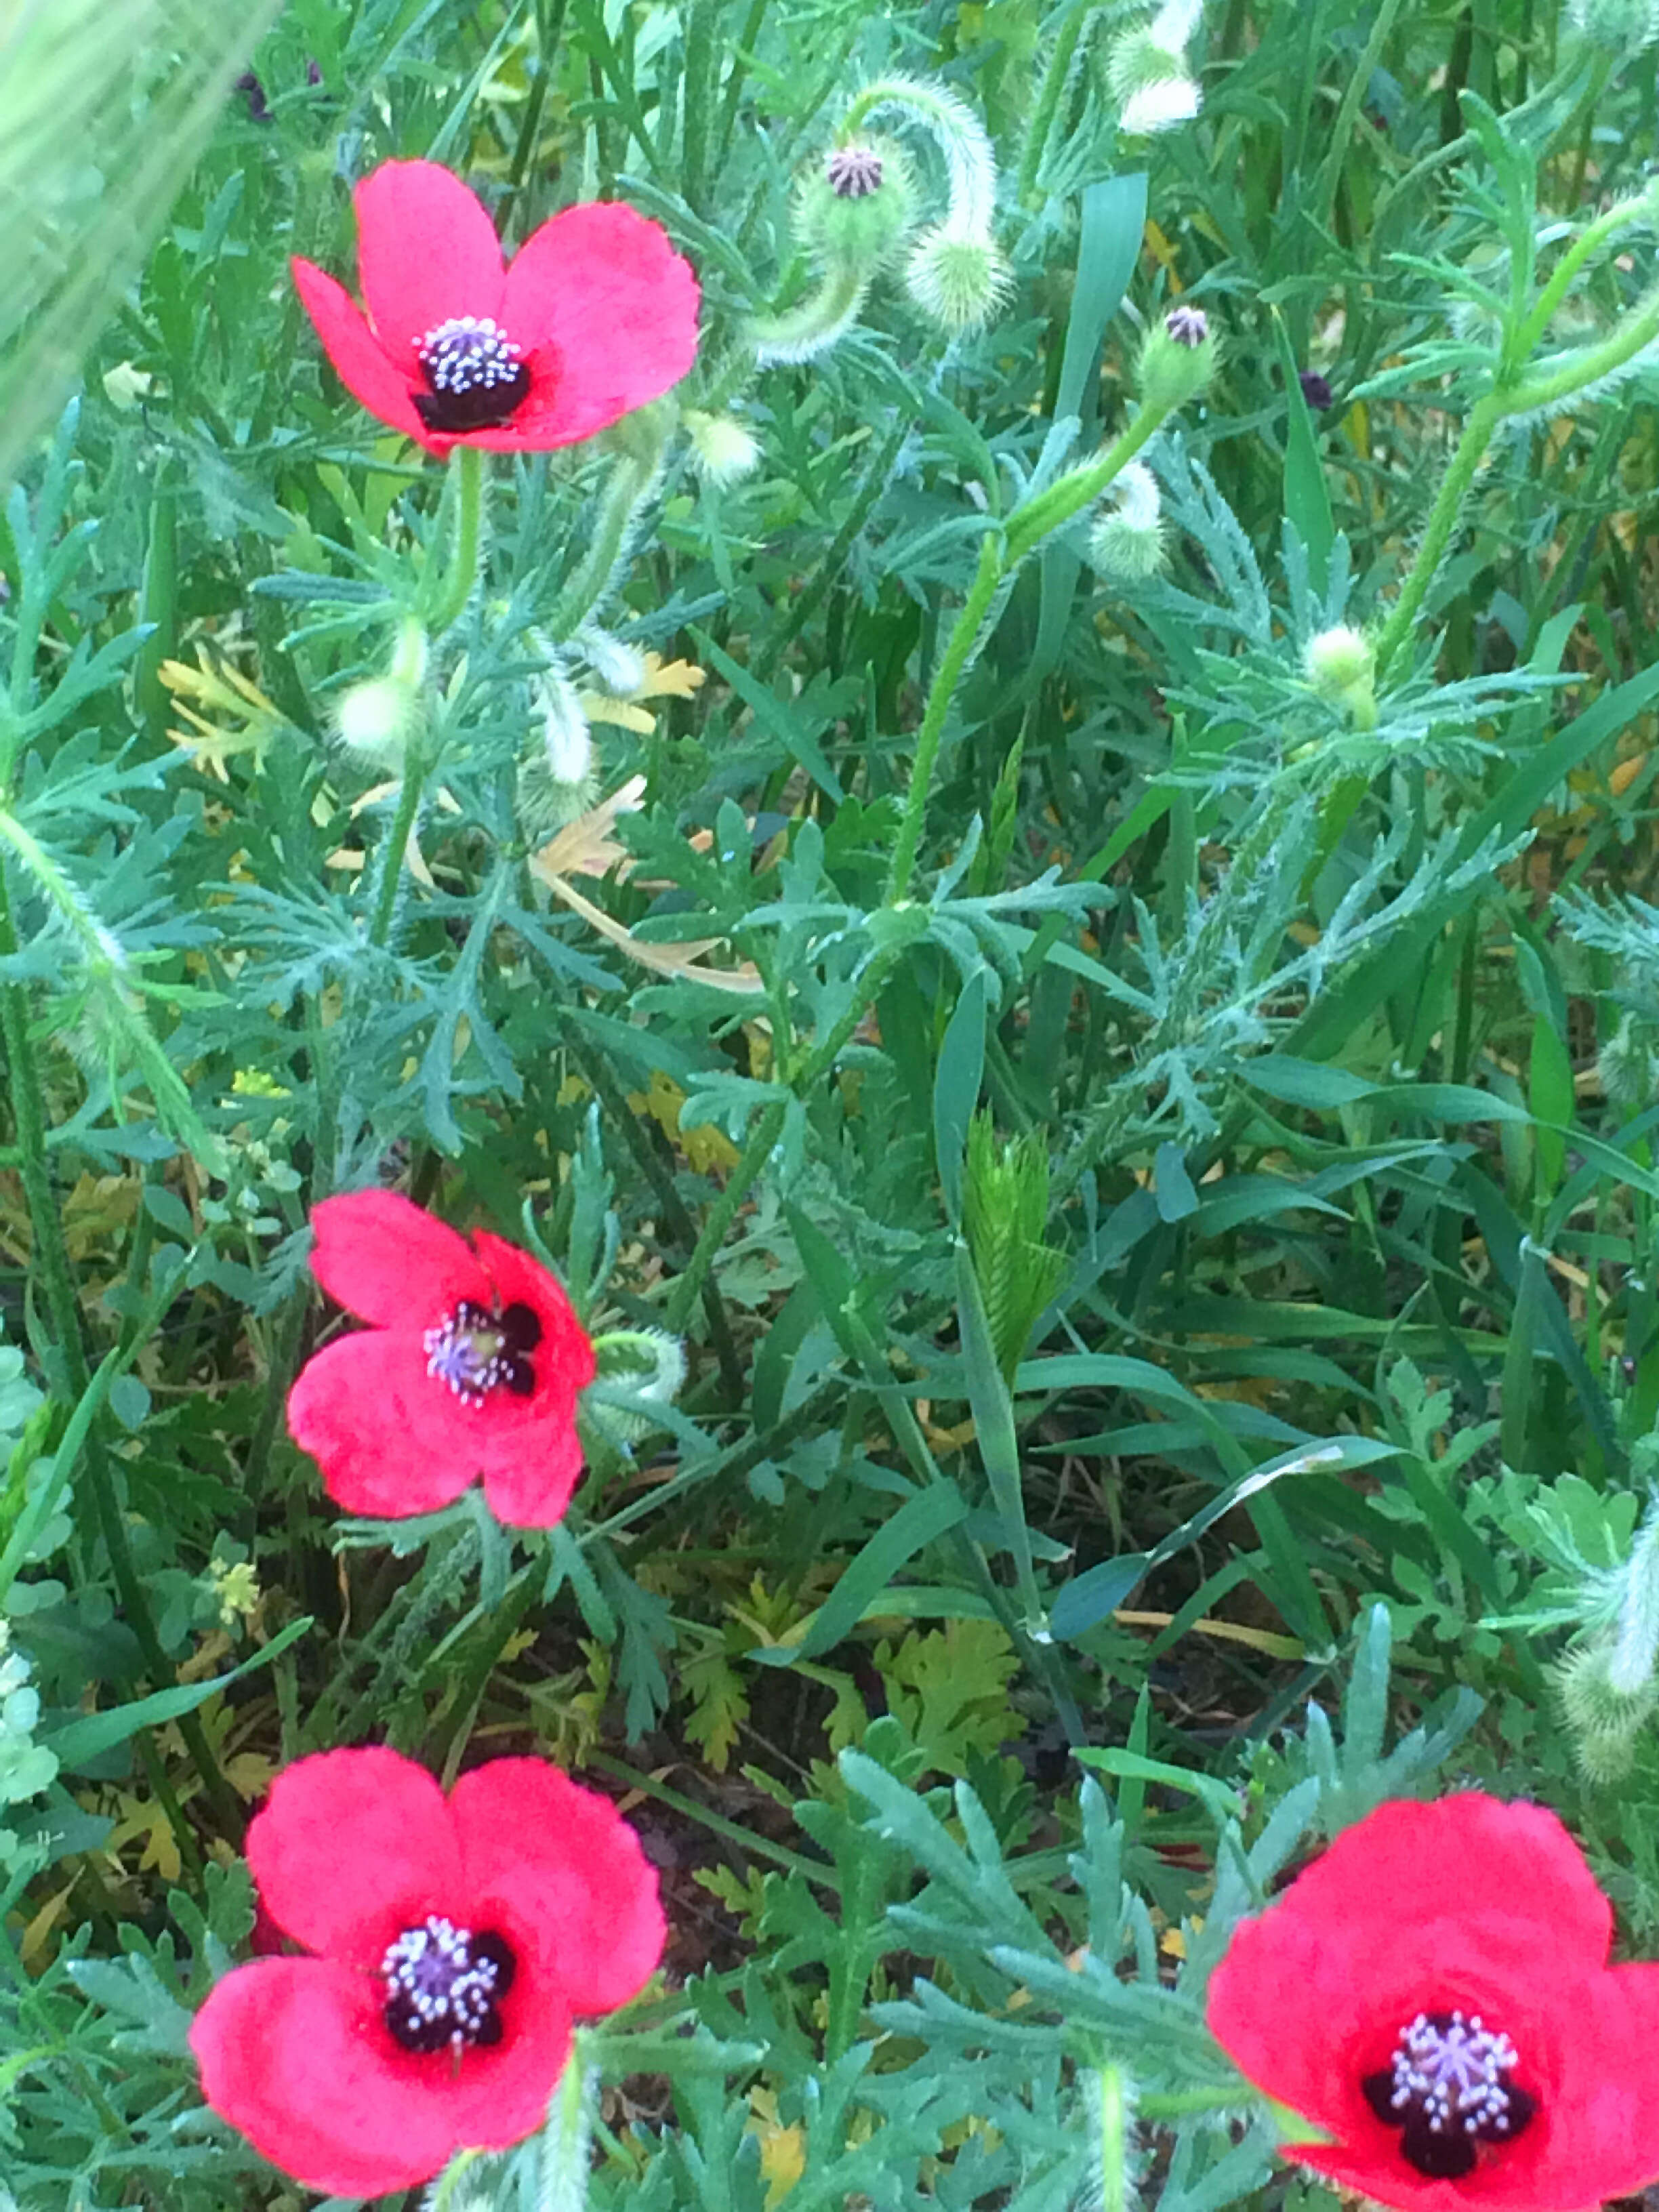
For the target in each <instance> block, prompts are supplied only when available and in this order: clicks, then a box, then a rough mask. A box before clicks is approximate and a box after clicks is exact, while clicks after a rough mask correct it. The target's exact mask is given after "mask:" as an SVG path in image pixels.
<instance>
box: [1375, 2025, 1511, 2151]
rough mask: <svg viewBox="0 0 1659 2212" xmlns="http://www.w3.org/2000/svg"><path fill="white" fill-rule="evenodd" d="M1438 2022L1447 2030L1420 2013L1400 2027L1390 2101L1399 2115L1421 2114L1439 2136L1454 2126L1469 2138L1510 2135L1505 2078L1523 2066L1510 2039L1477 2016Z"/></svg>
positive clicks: (1508, 2094)
mask: <svg viewBox="0 0 1659 2212" xmlns="http://www.w3.org/2000/svg"><path fill="white" fill-rule="evenodd" d="M1439 2018H1440V2021H1443V2022H1444V2023H1445V2024H1444V2025H1443V2026H1439V2025H1437V2023H1436V2021H1433V2020H1431V2018H1430V2017H1429V2015H1428V2014H1427V2013H1422V2012H1420V2013H1419V2014H1418V2015H1417V2017H1416V2019H1415V2020H1413V2021H1411V2023H1410V2024H1409V2025H1408V2026H1407V2027H1403V2028H1401V2032H1400V2042H1399V2044H1398V2045H1397V2047H1396V2049H1395V2054H1394V2094H1393V2096H1392V2097H1391V2098H1390V2100H1389V2102H1390V2103H1391V2104H1392V2105H1393V2106H1394V2108H1395V2111H1396V2112H1402V2113H1409V2112H1413V2111H1416V2112H1420V2113H1421V2114H1422V2116H1423V2118H1425V2120H1426V2121H1427V2123H1428V2124H1429V2127H1430V2130H1431V2132H1432V2133H1434V2134H1436V2135H1449V2134H1450V2133H1451V2132H1452V2131H1453V2130H1454V2129H1455V2128H1461V2129H1462V2131H1463V2132H1464V2133H1465V2134H1466V2135H1480V2134H1484V2135H1486V2136H1494V2135H1500V2136H1501V2135H1506V2134H1507V2133H1508V2132H1509V2128H1510V2093H1509V2089H1508V2087H1507V2084H1506V2080H1505V2077H1506V2076H1507V2075H1510V2073H1512V2072H1513V2071H1514V2069H1515V2067H1516V2064H1517V2063H1518V2061H1517V2058H1516V2049H1515V2045H1513V2044H1512V2043H1511V2042H1510V2039H1509V2038H1508V2036H1507V2035H1501V2034H1499V2035H1494V2034H1493V2033H1492V2031H1491V2029H1490V2028H1487V2027H1483V2026H1482V2025H1481V2020H1480V2014H1479V2013H1478V2012H1477V2013H1470V2014H1469V2015H1468V2016H1467V2017H1465V2015H1463V2014H1462V2013H1461V2012H1455V2013H1453V2014H1452V2015H1451V2016H1450V2018H1449V2019H1448V2018H1447V2015H1445V2014H1444V2013H1442V2014H1441V2015H1439Z"/></svg>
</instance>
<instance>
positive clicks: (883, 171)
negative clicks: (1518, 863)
mask: <svg viewBox="0 0 1659 2212" xmlns="http://www.w3.org/2000/svg"><path fill="white" fill-rule="evenodd" d="M914 222H915V187H914V185H912V182H911V178H910V164H909V161H908V159H907V158H906V156H905V152H904V149H903V148H902V146H900V145H899V144H898V143H896V141H895V140H893V139H890V138H868V137H854V138H849V139H848V141H847V142H846V143H844V144H842V145H838V146H835V147H832V148H831V149H830V151H829V153H828V154H827V155H821V156H820V157H819V158H818V159H817V161H814V162H813V163H812V164H811V167H809V168H807V169H806V170H805V172H804V173H802V175H801V176H800V177H799V179H797V182H796V185H795V210H794V232H795V235H796V237H797V238H798V239H799V240H800V242H801V244H802V245H803V246H805V247H806V249H807V251H808V252H810V253H811V255H812V257H813V258H814V260H815V261H816V262H817V264H819V265H820V267H823V268H834V269H846V270H853V271H854V272H855V273H856V274H857V275H859V276H863V277H866V278H868V277H871V276H874V275H875V273H876V271H877V270H878V269H880V268H882V267H883V266H884V264H886V263H888V262H890V260H892V259H893V258H894V256H895V255H896V253H897V252H899V250H900V248H901V247H902V246H903V244H904V241H905V240H906V238H907V237H908V235H909V232H910V228H911V226H912V224H913V223H914Z"/></svg>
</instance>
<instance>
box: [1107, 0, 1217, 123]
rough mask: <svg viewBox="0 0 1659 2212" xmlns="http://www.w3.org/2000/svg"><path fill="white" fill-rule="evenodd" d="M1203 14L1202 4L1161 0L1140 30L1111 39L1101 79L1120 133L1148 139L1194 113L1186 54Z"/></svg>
mask: <svg viewBox="0 0 1659 2212" xmlns="http://www.w3.org/2000/svg"><path fill="white" fill-rule="evenodd" d="M1202 14H1203V0H1164V6H1163V7H1162V8H1160V9H1158V13H1157V15H1154V16H1153V18H1152V21H1151V22H1150V23H1148V24H1147V25H1146V27H1145V28H1144V29H1143V30H1139V31H1130V32H1127V33H1125V35H1124V36H1122V37H1121V38H1118V39H1115V40H1113V41H1112V44H1111V46H1109V48H1108V50H1107V54H1106V81H1107V82H1108V84H1109V86H1110V87H1111V89H1112V92H1113V94H1114V96H1115V98H1116V100H1118V101H1119V103H1120V106H1121V113H1120V115H1119V118H1118V127H1119V128H1120V129H1121V130H1123V131H1131V132H1134V133H1138V134H1148V135H1150V134H1152V133H1154V132H1157V131H1168V130H1170V129H1172V128H1173V127H1174V125H1176V124H1177V123H1190V122H1191V121H1192V120H1193V118H1194V116H1196V115H1197V113H1198V111H1199V107H1200V93H1199V88H1198V86H1197V83H1196V82H1195V81H1194V78H1193V77H1192V76H1191V75H1190V74H1189V72H1188V68H1187V60H1186V54H1187V48H1188V46H1190V45H1191V43H1192V40H1193V34H1194V32H1195V31H1196V30H1197V28H1198V24H1199V18H1200V15H1202Z"/></svg>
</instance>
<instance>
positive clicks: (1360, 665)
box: [1302, 623, 1376, 730]
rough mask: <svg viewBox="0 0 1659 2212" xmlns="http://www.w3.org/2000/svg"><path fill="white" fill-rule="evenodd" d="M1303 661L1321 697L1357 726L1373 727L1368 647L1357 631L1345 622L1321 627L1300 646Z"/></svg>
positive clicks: (1374, 705)
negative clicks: (1341, 710) (1330, 626)
mask: <svg viewBox="0 0 1659 2212" xmlns="http://www.w3.org/2000/svg"><path fill="white" fill-rule="evenodd" d="M1302 665H1303V668H1304V671H1306V674H1307V678H1308V681H1309V683H1310V684H1312V686H1313V688H1314V690H1316V691H1317V692H1318V694H1319V696H1320V697H1321V698H1322V699H1328V700H1329V701H1330V702H1332V704H1333V705H1334V706H1338V707H1340V708H1342V709H1343V711H1344V713H1345V714H1346V715H1347V716H1348V718H1349V720H1351V721H1352V723H1353V725H1354V726H1355V728H1356V729H1361V730H1373V729H1375V728H1376V690H1375V689H1374V687H1373V684H1372V656H1371V648H1370V641H1368V640H1367V639H1366V638H1364V636H1362V635H1361V634H1360V633H1359V631H1358V630H1357V629H1349V628H1348V627H1347V625H1346V623H1339V624H1338V625H1337V627H1336V628H1335V629H1322V630H1321V631H1320V633H1319V635H1317V636H1316V637H1310V639H1309V640H1308V642H1307V644H1306V645H1305V646H1304V647H1303V650H1302Z"/></svg>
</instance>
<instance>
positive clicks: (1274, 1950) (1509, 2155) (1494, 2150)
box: [1208, 1793, 1659, 2212]
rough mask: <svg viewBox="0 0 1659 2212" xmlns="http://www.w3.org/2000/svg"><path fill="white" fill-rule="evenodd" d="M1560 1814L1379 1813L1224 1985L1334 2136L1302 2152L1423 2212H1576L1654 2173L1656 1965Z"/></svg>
mask: <svg viewBox="0 0 1659 2212" xmlns="http://www.w3.org/2000/svg"><path fill="white" fill-rule="evenodd" d="M1612 1936H1613V1914H1612V1911H1611V1910H1610V1908H1609V1906H1608V1905H1607V1899H1606V1898H1604V1897H1603V1896H1602V1894H1601V1891H1600V1890H1599V1889H1598V1888H1597V1887H1596V1885H1595V1878H1594V1876H1593V1875H1591V1873H1590V1871H1589V1868H1588V1867H1587V1866H1586V1864H1585V1863H1584V1860H1583V1854H1582V1853H1581V1852H1580V1851H1579V1849H1578V1847H1577V1844H1575V1843H1574V1842H1573V1840H1572V1838H1571V1836H1570V1835H1569V1834H1568V1833H1567V1832H1566V1830H1565V1828H1564V1827H1563V1826H1562V1825H1561V1823H1560V1821H1559V1820H1557V1819H1556V1817H1555V1815H1554V1814H1553V1813H1549V1812H1547V1811H1545V1809H1544V1808H1542V1807H1541V1806H1539V1805H1504V1804H1500V1803H1499V1802H1498V1800H1497V1799H1496V1798H1493V1797H1486V1796H1480V1795H1478V1794H1474V1793H1470V1794H1468V1795H1466V1796H1453V1797H1447V1798H1444V1799H1443V1800H1442V1801H1441V1802H1439V1803H1437V1804H1433V1805H1419V1804H1413V1803H1408V1802H1403V1801H1401V1802H1393V1803H1390V1804H1386V1805H1382V1806H1379V1807H1378V1808H1377V1809H1376V1812H1374V1813H1372V1814H1370V1816H1369V1817H1368V1818H1367V1819H1365V1820H1361V1821H1359V1822H1358V1824H1357V1825H1356V1826H1353V1827H1352V1828H1349V1829H1347V1830H1346V1831H1345V1832H1344V1833H1343V1834H1341V1835H1340V1836H1339V1837H1338V1838H1337V1839H1336V1841H1335V1842H1334V1844H1332V1845H1331V1847H1330V1849H1329V1850H1328V1851H1326V1852H1325V1853H1324V1855H1323V1856H1322V1857H1320V1858H1318V1859H1316V1860H1315V1862H1314V1863H1313V1864H1312V1865H1311V1866H1310V1867H1309V1868H1308V1869H1307V1870H1306V1871H1305V1873H1303V1874H1301V1875H1298V1876H1297V1879H1296V1881H1293V1882H1292V1883H1291V1887H1290V1888H1289V1889H1288V1890H1287V1891H1286V1892H1285V1894H1284V1895H1283V1896H1282V1897H1281V1898H1279V1899H1277V1900H1276V1901H1275V1902H1274V1903H1273V1905H1270V1906H1269V1907H1268V1909H1267V1911H1266V1912H1264V1913H1261V1914H1260V1915H1259V1916H1257V1917H1255V1918H1254V1919H1249V1920H1246V1921H1244V1922H1243V1923H1242V1924H1241V1925H1240V1927H1239V1929H1238V1931H1237V1934H1236V1935H1235V1936H1234V1937H1233V1940H1232V1942H1231V1945H1230V1947H1229V1948H1228V1950H1227V1953H1226V1955H1225V1957H1224V1958H1223V1960H1222V1961H1221V1964H1220V1965H1219V1966H1218V1967H1217V1969H1216V1971H1215V1973H1214V1975H1213V1977H1212V1979H1211V1983H1210V1994H1209V2011H1208V2018H1209V2023H1210V2027H1211V2030H1212V2033H1214V2035H1215V2036H1216V2038H1217V2039H1218V2042H1220V2044H1221V2045H1223V2047H1224V2048H1225V2050H1226V2051H1227V2052H1228V2053H1229V2055H1230V2056H1231V2057H1232V2059H1233V2060H1234V2062H1235V2063H1237V2066H1238V2067H1239V2069H1241V2071H1242V2072H1243V2073H1244V2074H1246V2075H1248V2076H1249V2079H1250V2080H1251V2081H1254V2082H1255V2084H1256V2086H1257V2087H1259V2088H1261V2089H1263V2090H1265V2091H1266V2092H1267V2094H1268V2095H1269V2096H1270V2097H1273V2098H1275V2099H1277V2100H1278V2101H1279V2103H1280V2104H1283V2105H1288V2106H1290V2107H1291V2109H1292V2111H1294V2112H1299V2113H1301V2114H1302V2115H1303V2116H1304V2118H1306V2119H1308V2120H1310V2121H1311V2122H1313V2123H1314V2124H1315V2125H1316V2126H1317V2127H1319V2128H1321V2129H1322V2130H1324V2131H1325V2132H1326V2133H1327V2134H1328V2136H1330V2137H1331V2138H1332V2140H1331V2141H1330V2142H1328V2143H1313V2142H1293V2143H1291V2144H1289V2145H1288V2146H1287V2147H1286V2155H1287V2156H1288V2157H1291V2158H1295V2159H1299V2160H1301V2161H1302V2163H1303V2164H1304V2166H1313V2167H1315V2168H1316V2170H1317V2171H1318V2172H1321V2173H1322V2174H1326V2175H1328V2177H1329V2178H1330V2179H1332V2180H1333V2181H1335V2182H1339V2183H1340V2184H1341V2185H1343V2186H1345V2187H1346V2188H1349V2189H1356V2190H1358V2191H1361V2192H1362V2193H1363V2194H1364V2195H1365V2196H1366V2197H1372V2198H1374V2199H1376V2201H1377V2202H1378V2203H1383V2204H1395V2205H1400V2206H1402V2207H1405V2208H1406V2212H1474V2208H1476V2207H1486V2206H1489V2207H1492V2212H1575V2208H1578V2207H1589V2206H1594V2205H1599V2204H1601V2203H1602V2202H1603V2201H1604V2200H1605V2199H1606V2198H1607V2197H1620V2196H1624V2195H1626V2194H1627V2193H1629V2192H1631V2191H1634V2190H1637V2189H1639V2188H1640V2187H1642V2186H1643V2185H1644V2184H1645V2183H1647V2182H1650V2181H1651V2180H1652V2179H1654V2178H1655V2176H1656V2175H1659V2065H1656V2063H1655V2061H1654V2056H1653V2054H1654V2051H1655V2050H1656V2048H1659V1966H1608V1964H1607V1948H1608V1945H1609V1943H1610V1942H1611V1940H1612Z"/></svg>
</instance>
